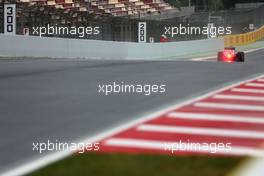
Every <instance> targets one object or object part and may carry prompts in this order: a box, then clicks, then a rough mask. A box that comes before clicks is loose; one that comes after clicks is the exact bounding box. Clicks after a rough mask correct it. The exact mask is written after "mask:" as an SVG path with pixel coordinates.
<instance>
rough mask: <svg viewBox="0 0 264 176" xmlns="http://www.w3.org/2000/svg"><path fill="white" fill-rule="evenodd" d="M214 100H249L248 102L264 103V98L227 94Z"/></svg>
mask: <svg viewBox="0 0 264 176" xmlns="http://www.w3.org/2000/svg"><path fill="white" fill-rule="evenodd" d="M213 98H216V99H231V100H248V101H264V97H257V96H246V95H245V96H244V95H227V94H217V95H214V96H213Z"/></svg>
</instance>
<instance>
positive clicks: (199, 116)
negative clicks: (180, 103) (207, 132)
mask: <svg viewBox="0 0 264 176" xmlns="http://www.w3.org/2000/svg"><path fill="white" fill-rule="evenodd" d="M167 117H168V118H175V119H177V118H180V119H191V120H208V121H225V122H242V123H259V124H264V118H260V117H246V116H233V115H219V114H206V113H189V112H170V113H168V115H167Z"/></svg>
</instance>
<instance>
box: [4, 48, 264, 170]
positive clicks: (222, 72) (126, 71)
mask: <svg viewBox="0 0 264 176" xmlns="http://www.w3.org/2000/svg"><path fill="white" fill-rule="evenodd" d="M263 54H264V50H259V51H255V52H253V53H249V54H246V62H245V63H233V64H227V63H218V62H212V61H211V62H210V61H209V62H204V61H201V62H197V61H157V62H156V61H106V60H105V61H103V60H101V61H96V60H67V59H63V60H59V59H57V60H52V59H36V60H34V59H18V60H12V59H2V60H0V139H1V140H0V173H1V172H3V171H5V170H7V169H12V168H14V167H15V166H18V165H20V164H23V163H25V162H27V161H30V160H31V159H32V158H36V157H41V156H42V155H41V154H39V153H38V152H36V151H32V143H33V142H46V141H47V140H48V139H49V140H50V141H54V142H55V140H58V141H66V142H71V141H75V140H78V139H79V138H83V137H89V136H93V135H95V134H98V133H99V132H102V131H104V130H107V129H110V128H112V127H115V126H117V125H118V124H122V123H125V122H127V121H130V120H131V119H134V118H137V117H139V116H141V115H142V114H144V113H147V112H151V111H155V110H157V108H160V107H162V106H166V105H168V104H170V103H174V102H178V101H182V100H183V99H187V98H190V97H192V96H194V95H199V94H202V93H204V92H207V91H209V90H212V89H214V88H217V87H219V86H222V85H224V84H226V83H229V82H232V81H238V80H241V79H244V78H247V77H249V76H251V75H254V74H259V73H263V72H264V57H263ZM114 81H116V82H121V81H123V82H124V83H127V84H139V83H140V84H154V83H155V84H166V92H165V93H163V94H153V95H150V96H145V95H143V94H113V95H109V96H105V95H103V94H100V93H98V85H99V84H108V83H110V84H111V83H113V82H114Z"/></svg>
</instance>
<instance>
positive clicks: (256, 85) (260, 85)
mask: <svg viewBox="0 0 264 176" xmlns="http://www.w3.org/2000/svg"><path fill="white" fill-rule="evenodd" d="M245 85H246V86H251V87H264V84H263V83H246V84H245Z"/></svg>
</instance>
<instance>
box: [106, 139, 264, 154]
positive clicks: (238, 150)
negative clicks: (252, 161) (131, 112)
mask: <svg viewBox="0 0 264 176" xmlns="http://www.w3.org/2000/svg"><path fill="white" fill-rule="evenodd" d="M179 142H180V141H175V142H172V141H156V140H141V139H130V138H110V139H108V140H106V141H105V145H108V146H116V147H128V148H129V147H135V148H142V149H155V150H164V151H166V146H181V145H182V146H188V145H189V146H190V145H191V143H183V142H182V143H179ZM195 144H196V145H197V143H195ZM198 144H199V143H198ZM200 145H202V144H200ZM231 147H232V148H231V150H225V149H222V150H218V151H217V152H216V153H217V154H231V155H248V156H256V157H259V156H264V150H260V149H255V148H251V147H240V146H231ZM175 151H176V150H175ZM179 151H180V149H179ZM181 151H191V152H198V153H210V152H211V151H210V149H205V148H203V147H200V148H199V147H186V150H181Z"/></svg>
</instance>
